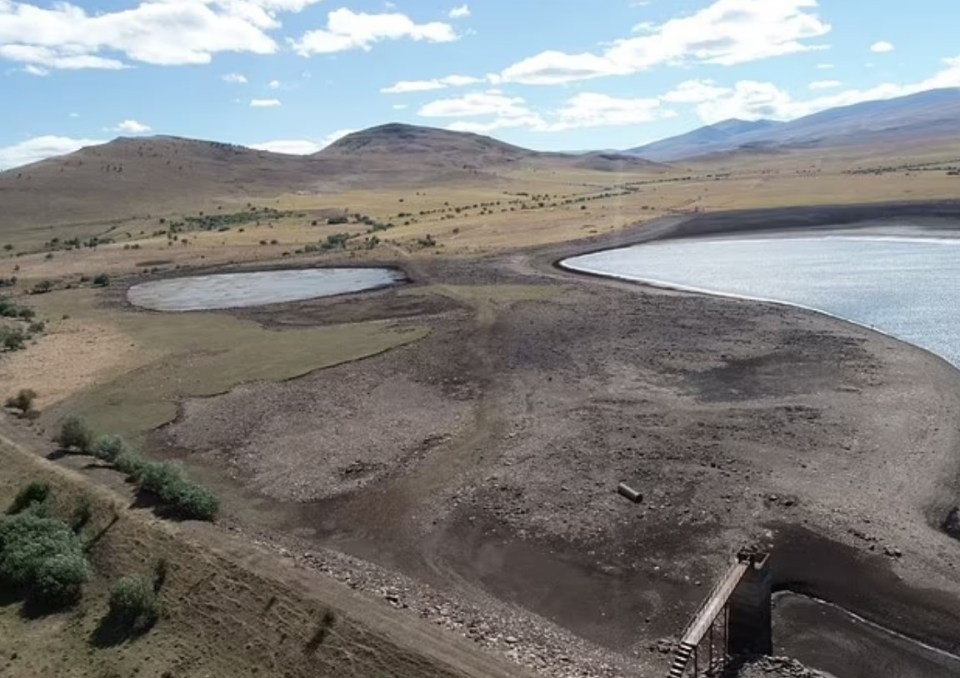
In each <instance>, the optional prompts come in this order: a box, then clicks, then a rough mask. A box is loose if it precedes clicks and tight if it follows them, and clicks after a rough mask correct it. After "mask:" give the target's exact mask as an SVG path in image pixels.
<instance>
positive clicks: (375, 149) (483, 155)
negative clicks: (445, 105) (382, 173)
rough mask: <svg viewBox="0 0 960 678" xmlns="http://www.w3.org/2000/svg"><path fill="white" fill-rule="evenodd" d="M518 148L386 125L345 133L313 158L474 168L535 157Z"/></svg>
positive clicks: (472, 137)
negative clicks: (345, 134)
mask: <svg viewBox="0 0 960 678" xmlns="http://www.w3.org/2000/svg"><path fill="white" fill-rule="evenodd" d="M537 155H538V153H537V152H536V151H531V150H529V149H526V148H520V147H519V146H513V145H511V144H507V143H504V142H502V141H497V140H496V139H491V138H490V137H485V136H481V135H479V134H471V133H469V132H452V131H450V130H444V129H436V128H433V127H419V126H416V125H403V124H400V123H390V124H387V125H380V126H378V127H371V128H370V129H366V130H363V131H360V132H354V133H353V134H348V135H347V136H345V137H343V138H342V139H339V140H337V141H335V142H334V143H332V144H331V145H330V146H327V147H326V148H325V149H323V150H322V151H320V152H318V153H316V154H314V156H313V157H315V158H325V159H329V158H350V159H353V160H363V161H367V162H370V161H371V160H381V161H391V162H395V161H398V160H400V161H403V162H414V163H428V164H431V165H435V166H441V165H460V166H469V167H474V168H479V167H484V166H487V165H490V164H495V163H502V162H516V161H518V160H523V159H526V158H531V157H535V156H537Z"/></svg>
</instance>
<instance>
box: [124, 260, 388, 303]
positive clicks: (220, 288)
mask: <svg viewBox="0 0 960 678" xmlns="http://www.w3.org/2000/svg"><path fill="white" fill-rule="evenodd" d="M401 279H402V274H401V273H399V272H397V271H394V270H392V269H389V268H306V269H297V270H284V271H254V272H250V273H218V274H215V275H198V276H190V277H184V278H169V279H167V280H155V281H153V282H147V283H142V284H140V285H134V286H133V287H131V288H130V289H129V290H128V291H127V299H128V300H129V301H130V303H131V304H133V305H135V306H140V307H142V308H149V309H152V310H155V311H202V310H211V309H219V308H243V307H248V306H262V305H263V304H276V303H279V302H283V301H300V300H303V299H314V298H316V297H329V296H333V295H335V294H346V293H348V292H362V291H364V290H369V289H374V288H378V287H385V286H387V285H392V284H394V283H396V282H399V281H400V280H401Z"/></svg>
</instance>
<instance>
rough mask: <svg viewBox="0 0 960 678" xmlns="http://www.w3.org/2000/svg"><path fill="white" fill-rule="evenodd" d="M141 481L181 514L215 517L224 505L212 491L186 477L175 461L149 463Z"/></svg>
mask: <svg viewBox="0 0 960 678" xmlns="http://www.w3.org/2000/svg"><path fill="white" fill-rule="evenodd" d="M137 481H138V483H139V485H140V489H141V490H143V491H145V492H149V493H150V494H153V495H154V496H155V497H156V498H157V499H159V501H160V503H161V504H163V505H164V506H165V507H166V508H167V509H169V510H170V512H171V513H172V514H173V515H175V516H177V517H179V518H185V519H196V520H213V518H214V516H216V514H217V510H218V509H219V508H220V502H219V501H218V500H217V498H216V497H215V496H214V495H213V493H212V492H210V491H209V490H207V489H206V488H204V487H201V486H200V485H197V484H196V483H193V482H191V481H190V480H188V479H187V478H185V477H184V475H183V472H182V471H181V470H180V468H179V467H177V466H174V465H173V464H167V463H152V464H151V463H146V464H144V465H143V467H142V468H141V470H140V473H139V475H138V477H137Z"/></svg>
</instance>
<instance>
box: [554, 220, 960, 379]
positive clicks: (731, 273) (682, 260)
mask: <svg viewBox="0 0 960 678" xmlns="http://www.w3.org/2000/svg"><path fill="white" fill-rule="evenodd" d="M562 265H563V266H564V267H565V268H568V269H572V270H576V271H582V272H587V273H594V274H599V275H606V276H611V277H616V278H622V279H626V280H635V281H640V282H647V283H651V284H654V285H660V286H667V287H672V288H677V289H685V290H691V291H700V292H708V293H711V294H720V295H726V296H736V297H745V298H752V299H759V300H766V301H776V302H782V303H787V304H793V305H797V306H803V307H806V308H812V309H816V310H819V311H823V312H826V313H829V314H831V315H834V316H838V317H840V318H844V319H846V320H850V321H853V322H856V323H859V324H861V325H866V326H868V327H872V328H874V329H877V330H880V331H882V332H886V333H887V334H890V335H892V336H894V337H897V338H899V339H903V340H904V341H908V342H910V343H912V344H915V345H917V346H920V347H922V348H925V349H927V350H929V351H932V352H933V353H936V354H938V355H940V356H941V357H943V358H945V359H946V360H948V361H949V362H950V363H952V364H953V365H954V366H956V367H960V304H958V302H957V294H958V291H960V240H950V239H946V238H944V239H935V238H919V237H917V238H909V237H894V236H890V237H887V236H883V237H881V236H875V237H871V236H859V235H857V236H853V235H851V236H847V235H836V236H819V237H781V238H750V239H746V238H745V239H733V238H726V239H712V240H706V239H703V240H699V239H698V240H674V241H664V242H655V243H650V244H643V245H635V246H632V247H625V248H621V249H615V250H606V251H602V252H594V253H592V254H586V255H583V256H579V257H573V258H571V259H567V260H565V261H563V262H562Z"/></svg>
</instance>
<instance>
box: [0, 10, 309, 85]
mask: <svg viewBox="0 0 960 678" xmlns="http://www.w3.org/2000/svg"><path fill="white" fill-rule="evenodd" d="M318 1H319V0H146V1H142V2H140V4H138V5H136V6H134V7H131V8H127V9H121V10H118V11H106V12H95V13H92V14H91V13H88V12H87V10H86V9H84V8H83V7H80V6H77V5H73V4H70V3H69V2H55V3H50V4H49V6H46V4H45V5H43V6H41V5H39V4H31V3H30V2H17V1H16V0H0V58H3V59H7V60H10V61H16V62H20V63H26V64H32V65H33V66H35V67H41V68H50V69H54V68H59V69H84V68H99V69H119V68H124V67H126V65H127V63H126V62H125V61H124V60H123V59H124V57H125V58H126V60H128V61H135V62H141V63H148V64H155V65H166V66H172V65H184V64H206V63H209V62H210V61H211V59H212V58H213V55H214V54H217V53H220V52H249V53H254V54H272V53H274V52H276V51H277V44H276V42H275V40H274V39H273V38H272V37H271V36H270V35H269V34H268V33H269V32H270V31H273V30H276V29H278V28H280V25H281V24H280V20H279V17H278V15H279V14H281V13H285V12H299V11H301V10H303V9H304V8H305V7H306V6H308V5H310V4H312V3H314V2H318ZM104 54H107V55H108V56H104Z"/></svg>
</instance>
